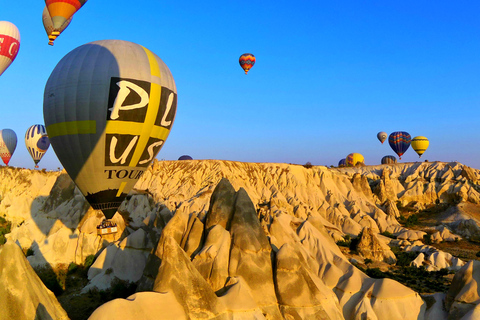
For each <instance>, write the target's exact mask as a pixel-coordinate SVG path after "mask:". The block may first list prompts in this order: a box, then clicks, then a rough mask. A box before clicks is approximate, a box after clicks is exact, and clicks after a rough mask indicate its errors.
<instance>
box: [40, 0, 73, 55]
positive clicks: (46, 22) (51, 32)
mask: <svg viewBox="0 0 480 320" xmlns="http://www.w3.org/2000/svg"><path fill="white" fill-rule="evenodd" d="M72 18H73V16H72V17H70V18H69V19H68V20H67V21H65V23H64V24H63V25H62V26H61V27H60V28H59V29H58V30H57V32H55V28H54V27H53V22H52V17H50V13H49V12H48V9H47V7H46V6H45V8H43V13H42V21H43V27H44V28H45V32H46V33H47V36H48V40H49V41H48V44H49V45H51V46H53V41H55V39H56V38H57V37H58V36H59V35H60V34H61V33H62V32H63V30H65V29H66V28H67V27H68V25H69V24H70V21H72Z"/></svg>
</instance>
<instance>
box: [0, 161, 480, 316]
mask: <svg viewBox="0 0 480 320" xmlns="http://www.w3.org/2000/svg"><path fill="white" fill-rule="evenodd" d="M479 176H480V174H479V171H478V170H475V169H472V168H468V167H465V166H463V165H461V164H459V163H442V162H435V163H410V164H396V165H381V166H362V167H355V168H332V169H328V168H326V167H312V168H304V167H303V166H298V165H288V164H275V163H256V164H253V163H240V162H230V161H216V160H205V161H200V160H192V161H154V164H153V166H151V167H150V168H149V169H148V170H147V171H146V172H145V174H144V175H143V176H142V177H141V179H140V180H139V182H138V184H137V185H136V189H135V190H134V191H133V192H132V193H131V194H130V195H129V196H128V199H127V201H126V202H124V203H123V204H122V206H121V207H120V209H119V212H118V213H117V215H116V216H115V218H114V219H115V220H116V221H117V224H118V226H119V230H120V231H119V232H118V233H117V234H115V235H112V236H108V237H105V236H104V237H100V236H98V235H97V234H96V225H97V224H98V223H99V222H100V221H101V220H102V219H103V214H101V213H100V212H98V211H94V210H92V209H89V206H88V204H87V203H86V201H85V200H84V198H83V196H82V195H81V193H80V192H79V191H78V189H77V188H75V186H74V185H73V183H72V182H71V180H70V179H69V178H68V176H67V175H66V174H65V173H60V172H40V171H30V170H26V169H15V168H5V167H2V168H0V181H2V183H1V184H0V198H1V200H2V201H1V202H0V213H1V214H2V215H4V216H5V217H6V219H7V220H9V221H12V223H13V224H12V232H11V233H10V234H8V235H7V238H8V239H9V242H15V243H16V244H17V245H18V246H19V247H21V248H23V249H31V250H32V252H33V255H30V256H29V257H28V261H29V262H30V263H31V264H32V265H35V266H39V265H50V266H52V267H54V266H56V265H61V264H69V263H71V262H75V263H77V264H81V263H83V261H84V260H85V258H86V257H87V256H89V255H93V254H94V255H96V256H97V259H96V261H95V263H94V265H92V267H91V268H90V270H89V272H88V279H89V284H88V285H87V286H86V287H84V288H83V292H88V290H90V289H93V288H98V289H106V288H108V287H109V286H110V285H111V284H112V281H113V280H114V279H115V278H118V279H121V280H126V281H130V282H135V283H137V284H138V292H137V293H136V294H135V295H133V296H131V297H129V298H128V299H117V300H113V301H111V302H109V303H107V304H105V305H103V306H102V307H100V308H98V309H97V311H96V312H95V313H94V314H93V315H92V319H107V318H109V317H115V318H118V317H122V318H125V319H128V318H138V317H140V318H146V319H148V317H151V315H150V314H147V312H144V310H153V311H155V310H157V311H158V310H162V309H168V312H166V313H164V315H165V319H167V318H168V316H170V317H175V318H178V319H182V318H186V319H188V318H190V319H213V318H215V319H265V318H266V319H290V318H295V319H316V318H324V319H343V318H345V319H362V318H367V319H386V318H388V319H421V318H422V317H425V318H426V319H428V318H429V317H430V315H434V314H440V313H441V312H445V314H447V311H448V312H450V314H451V315H452V317H453V315H458V314H460V313H461V314H462V316H465V317H467V316H471V317H473V316H474V315H475V314H476V313H477V312H478V309H477V308H476V307H475V306H476V303H475V302H472V305H471V306H472V308H470V309H468V310H463V311H457V310H460V309H461V308H460V307H459V306H460V305H461V303H463V302H458V303H457V304H456V302H455V301H457V300H455V299H457V298H458V299H460V300H458V301H463V300H461V299H463V298H461V295H460V296H458V294H459V293H455V292H457V291H458V292H460V291H462V290H467V291H468V290H469V289H468V288H469V286H473V284H472V283H473V282H471V281H467V280H462V279H463V278H461V277H459V278H457V279H456V280H454V282H456V283H458V284H457V285H456V286H454V285H452V288H453V287H455V288H457V289H455V290H457V291H455V292H453V291H452V293H451V294H450V293H449V296H448V297H449V298H448V297H447V298H448V299H450V300H448V299H447V300H448V301H450V302H451V303H450V304H449V307H448V308H449V309H448V310H443V309H442V311H439V310H440V309H439V306H440V305H442V303H440V302H438V299H442V298H440V297H439V296H435V297H430V298H429V299H430V300H431V303H430V302H429V303H426V301H427V300H422V298H421V297H420V295H419V294H418V293H415V292H414V291H412V290H411V289H409V288H407V287H405V286H403V285H401V284H400V283H398V282H395V281H393V280H389V279H372V278H369V277H368V276H367V275H365V274H364V273H363V272H361V271H360V269H358V268H356V267H355V266H353V265H352V264H351V263H350V262H349V259H347V257H345V256H344V254H342V251H341V250H340V249H339V247H337V246H336V244H335V242H336V241H339V240H343V239H344V237H345V236H346V235H350V236H351V237H356V236H358V235H359V234H360V233H362V230H364V231H363V233H362V235H361V237H360V243H361V245H360V250H359V251H360V252H361V253H362V254H363V255H364V257H365V258H367V257H368V258H369V259H372V260H383V261H387V262H389V263H393V261H394V260H393V259H394V255H392V253H391V251H390V249H389V248H388V246H387V245H386V243H390V244H391V245H393V244H395V245H397V246H399V247H401V248H405V249H406V250H410V251H412V250H413V251H414V248H419V247H422V246H423V243H421V241H423V236H424V235H425V234H426V233H425V232H423V231H419V230H411V229H408V228H405V227H403V226H402V225H400V223H399V222H398V221H399V220H397V219H400V217H401V214H400V211H399V210H398V208H402V207H408V208H411V209H412V210H417V211H418V210H423V209H429V208H432V206H435V205H439V206H440V205H445V208H447V209H446V210H445V211H444V212H440V213H439V217H441V219H440V218H439V225H441V226H443V228H442V227H439V228H438V229H437V231H438V234H437V233H434V234H433V235H432V237H433V239H434V241H437V240H438V241H450V240H453V241H455V238H459V236H458V235H460V236H461V237H464V238H471V239H476V238H475V237H480V227H479V221H478V220H477V219H476V216H475V215H471V214H470V213H469V212H471V210H469V207H468V206H477V205H478V204H479V203H480V193H479V192H478V191H477V189H478V190H480V188H479V187H478V186H477V185H476V183H477V181H479ZM380 232H388V233H391V234H392V235H393V236H396V237H397V239H396V240H392V239H389V238H386V237H382V236H380V235H379V233H380ZM387 239H388V240H387ZM440 239H441V240H440ZM3 250H5V249H3ZM418 252H419V254H423V257H420V258H418V259H417V260H415V261H416V262H415V263H416V264H417V265H425V264H430V265H432V266H435V268H432V270H437V269H438V268H443V267H449V268H454V269H458V268H460V267H461V265H462V264H463V262H462V261H461V260H459V261H455V258H454V257H452V256H448V254H446V253H445V252H443V253H442V252H440V251H435V252H433V251H429V250H427V249H425V250H423V251H422V249H420V250H418ZM467 265H468V264H467ZM464 268H465V267H464ZM462 270H463V269H462ZM459 272H460V271H459ZM451 290H453V289H451ZM430 300H429V301H430ZM447 300H446V301H447ZM469 303H470V302H469ZM457 305H458V306H457ZM434 306H435V307H434ZM427 307H428V308H427ZM119 308H122V309H126V310H125V312H122V313H121V314H119V313H118V311H116V310H118V309H119ZM432 308H433V309H432ZM134 315H136V316H134ZM162 316H163V315H162ZM159 317H160V316H159Z"/></svg>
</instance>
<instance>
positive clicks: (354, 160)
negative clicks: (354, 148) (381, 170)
mask: <svg viewBox="0 0 480 320" xmlns="http://www.w3.org/2000/svg"><path fill="white" fill-rule="evenodd" d="M364 161H365V159H364V157H363V156H362V155H361V154H360V153H350V154H349V155H348V156H347V158H346V162H347V166H349V167H354V166H356V165H357V164H360V163H364Z"/></svg>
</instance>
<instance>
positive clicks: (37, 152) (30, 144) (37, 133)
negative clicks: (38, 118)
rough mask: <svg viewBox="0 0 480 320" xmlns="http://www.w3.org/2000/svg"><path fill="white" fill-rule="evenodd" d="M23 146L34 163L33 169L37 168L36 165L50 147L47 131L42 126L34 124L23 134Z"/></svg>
mask: <svg viewBox="0 0 480 320" xmlns="http://www.w3.org/2000/svg"><path fill="white" fill-rule="evenodd" d="M25 146H26V147H27V150H28V153H30V155H31V156H32V159H33V161H34V162H35V168H38V163H39V162H40V160H41V159H42V157H43V155H44V154H45V152H47V150H48V147H50V140H49V139H48V136H47V130H45V127H44V126H43V125H41V124H35V125H33V126H31V127H30V128H28V130H27V132H26V133H25Z"/></svg>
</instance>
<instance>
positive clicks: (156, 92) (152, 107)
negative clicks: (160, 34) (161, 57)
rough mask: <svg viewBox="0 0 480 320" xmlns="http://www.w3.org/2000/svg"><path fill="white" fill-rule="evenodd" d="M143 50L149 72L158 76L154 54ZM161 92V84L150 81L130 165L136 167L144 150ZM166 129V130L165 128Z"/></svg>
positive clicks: (158, 69)
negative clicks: (146, 105)
mask: <svg viewBox="0 0 480 320" xmlns="http://www.w3.org/2000/svg"><path fill="white" fill-rule="evenodd" d="M142 48H143V50H145V53H146V54H147V57H148V62H149V63H150V74H151V75H152V76H155V77H158V78H160V76H161V74H160V67H159V65H158V62H157V59H156V58H155V55H154V54H153V53H152V52H151V51H150V50H148V49H147V48H145V47H142ZM161 94H162V86H161V85H159V84H158V83H154V82H151V83H150V100H149V102H148V109H147V114H146V116H145V122H144V123H143V127H142V131H141V133H140V138H139V139H138V143H137V146H136V147H135V152H134V153H133V156H132V159H131V160H130V166H131V167H136V166H137V164H138V161H140V157H141V156H142V154H143V151H144V150H145V148H146V146H147V143H148V140H149V138H150V135H151V133H152V131H153V128H154V125H155V120H156V119H157V114H158V106H159V105H160V97H161ZM167 131H168V130H167Z"/></svg>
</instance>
